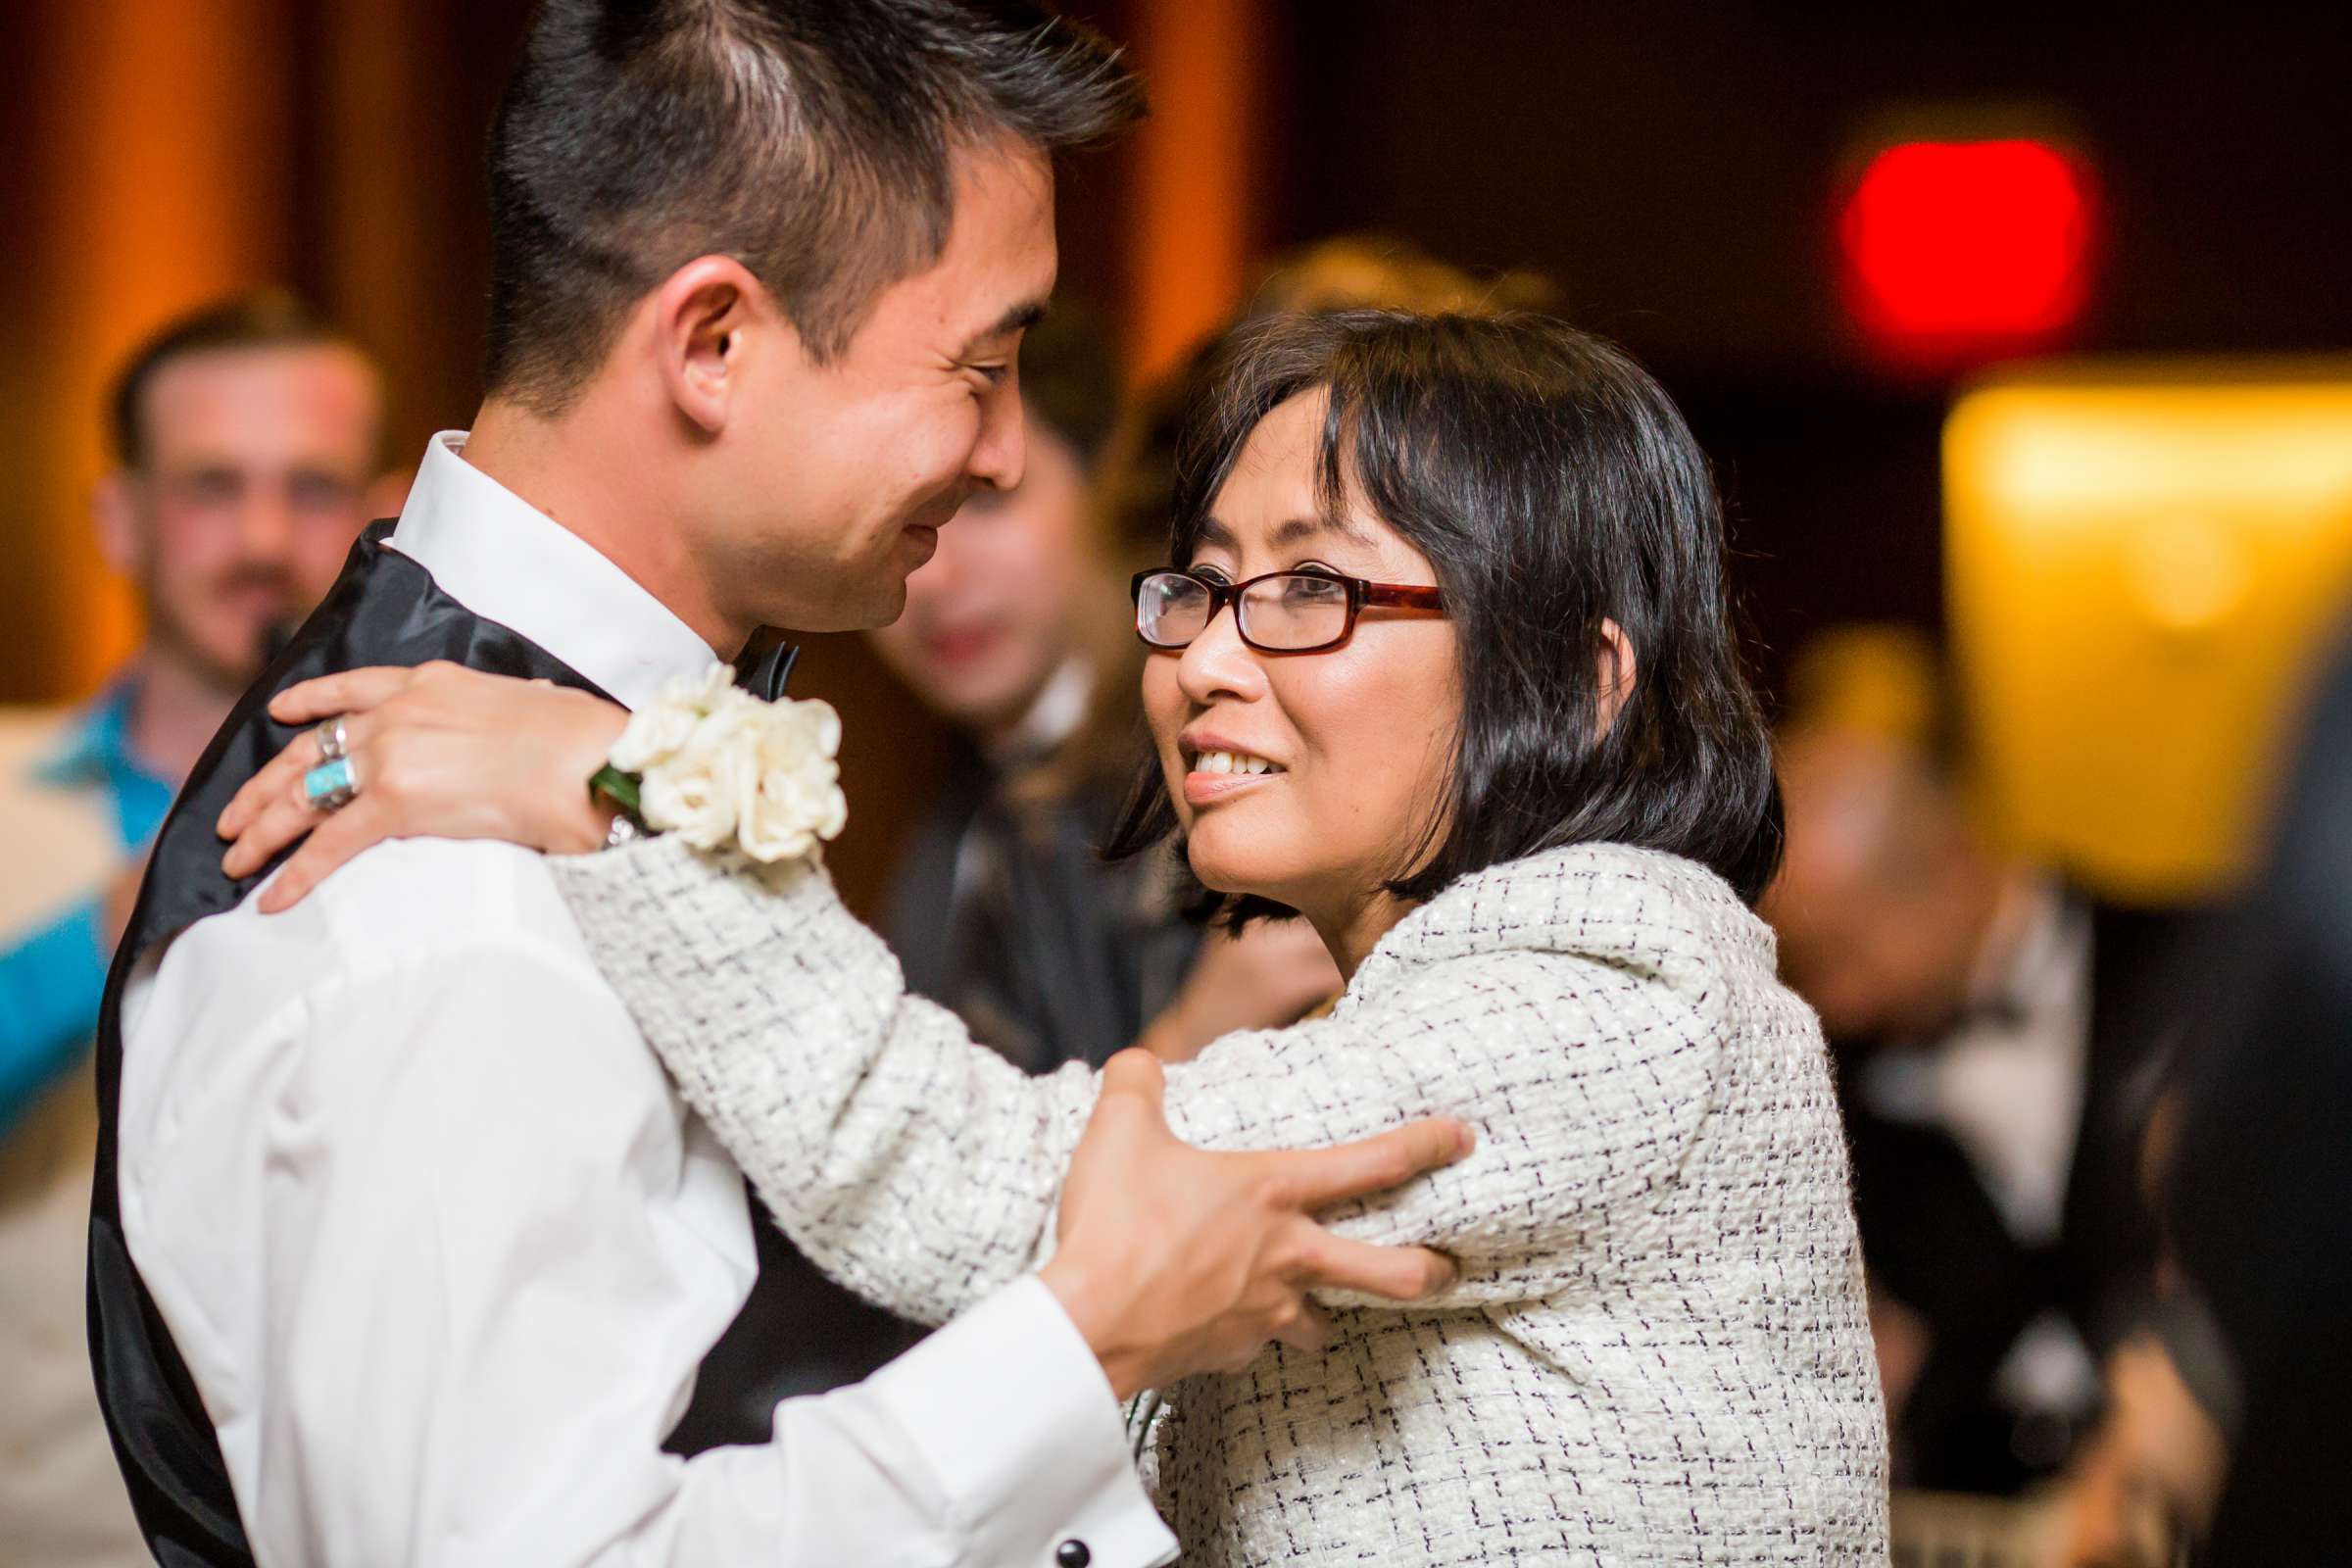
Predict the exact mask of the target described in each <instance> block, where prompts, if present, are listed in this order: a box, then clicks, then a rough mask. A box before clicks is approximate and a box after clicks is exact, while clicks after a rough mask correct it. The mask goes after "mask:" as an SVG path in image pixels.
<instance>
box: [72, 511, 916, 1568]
mask: <svg viewBox="0 0 2352 1568" xmlns="http://www.w3.org/2000/svg"><path fill="white" fill-rule="evenodd" d="M391 531H392V524H391V523H389V522H379V523H376V524H373V525H372V526H370V527H369V528H368V531H367V532H366V533H365V534H363V535H362V536H361V538H360V542H359V543H358V545H356V546H355V547H354V548H353V550H352V553H351V559H350V561H349V562H348V563H347V564H345V566H344V568H343V574H342V576H341V577H340V578H338V579H337V580H336V582H335V585H334V587H333V588H332V589H331V590H329V591H328V593H327V596H326V598H325V600H324V602H322V603H321V604H320V605H319V609H318V611H317V612H316V613H314V614H312V616H311V617H310V619H309V620H308V621H306V622H305V623H304V624H303V626H302V629H301V630H300V631H298V632H296V633H295V635H294V638H293V640H292V641H291V642H290V643H288V644H287V645H286V648H285V650H284V651H283V652H282V653H280V654H279V655H278V657H277V658H276V659H275V660H274V661H272V662H271V663H270V667H269V669H268V670H267V671H265V672H264V674H263V676H262V678H261V679H260V680H258V681H256V682H255V683H254V686H253V688H252V690H250V691H248V692H247V693H246V694H245V696H244V698H243V699H242V700H241V701H240V702H239V703H238V704H237V706H236V709H235V711H232V712H231V713H230V714H229V717H228V722H227V723H225V724H224V725H222V726H221V732H220V733H219V734H218V735H216V736H214V737H213V743H212V745H210V746H208V747H207V748H205V753H204V756H203V758H202V759H201V760H199V761H198V762H197V764H196V767H195V770H194V771H193V772H191V773H190V774H189V775H188V781H187V783H186V785H185V786H184V787H183V788H182V789H181V791H180V795H179V799H178V801H177V802H176V803H175V804H174V805H173V806H172V813H171V815H170V816H168V817H166V818H165V821H164V826H163V831H162V833H161V834H160V835H159V836H158V838H157V840H156V845H155V853H154V857H153V859H152V861H151V862H150V864H149V866H148V869H147V877H146V881H145V884H144V885H143V886H142V887H141V888H140V890H139V901H138V906H137V907H136V909H135V910H134V911H133V912H132V914H131V917H130V925H129V928H128V929H127V930H126V931H125V932H124V934H123V944H122V946H121V948H120V949H118V950H117V952H116V954H115V962H114V969H113V972H112V973H111V974H110V975H109V976H108V979H107V988H106V1002H105V1005H104V1007H103V1009H102V1010H101V1012H100V1014H99V1023H98V1113H99V1134H98V1168H97V1173H96V1180H95V1184H94V1190H93V1192H92V1195H91V1201H90V1267H89V1293H90V1360H91V1364H92V1367H93V1369H94V1370H95V1372H96V1375H97V1383H98V1397H99V1402H100V1403H101V1405H102V1406H103V1407H104V1409H105V1412H106V1422H107V1427H108V1430H109V1431H110V1432H111V1434H112V1436H113V1438H114V1444H115V1455H116V1458H117V1459H118V1461H119V1462H120V1463H121V1464H122V1467H123V1477H124V1479H125V1480H126V1481H127V1482H128V1484H129V1488H130V1499H131V1503H132V1506H133V1507H134V1508H136V1510H137V1512H138V1517H139V1524H140V1528H141V1529H142V1530H144V1531H145V1532H146V1535H147V1542H148V1544H149V1546H150V1547H151V1548H152V1549H153V1550H154V1552H155V1554H156V1557H157V1559H158V1561H160V1562H162V1563H163V1564H164V1565H165V1568H193V1565H219V1568H229V1565H246V1564H251V1563H252V1561H253V1552H252V1549H251V1547H250V1546H249V1545H248V1544H246V1540H245V1532H244V1528H243V1526H242V1524H241V1523H240V1522H239V1519H238V1516H237V1506H236V1499H235V1496H234V1495H233V1494H232V1493H231V1492H230V1490H229V1482H228V1471H227V1468H226V1466H225V1464H224V1463H223V1462H222V1460H221V1449H220V1446H219V1444H218V1443H217V1442H216V1441H215V1439H214V1435H213V1425H212V1422H211V1421H210V1420H209V1419H208V1418H207V1417H206V1415H205V1412H204V1404H203V1401H202V1399H201V1398H199V1397H198V1395H197V1392H196V1385H195V1382H194V1380H193V1379H192V1378H191V1377H190V1376H189V1373H188V1370H187V1367H186V1366H185V1364H183V1363H182V1361H181V1360H180V1357H179V1352H178V1350H177V1349H176V1348H174V1347H173V1346H172V1336H171V1333H170V1332H169V1330H167V1329H166V1327H165V1325H164V1320H163V1317H162V1315H161V1314H160V1313H159V1312H158V1311H157V1310H156V1306H155V1302H154V1300H153V1299H151V1298H150V1297H149V1295H148V1294H147V1288H146V1286H145V1284H144V1283H142V1282H141V1280H140V1278H139V1273H138V1270H137V1268H136V1267H134V1266H133V1264H132V1262H131V1258H130V1250H129V1246H128V1244H127V1242H126V1241H125V1239H124V1237H123V1218H122V1208H121V1201H120V1195H119V1194H118V1192H117V1188H116V1180H115V1173H116V1161H117V1137H118V1129H117V1125H116V1109H117V1104H118V1102H119V1099H120V1095H121V1090H122V1082H123V1027H122V1015H123V987H124V984H125V981H126V980H127V978H128V976H129V975H130V973H131V970H132V969H133V967H134V966H135V965H136V964H137V963H138V961H139V958H140V956H142V955H143V954H145V953H147V952H148V951H149V950H151V949H153V948H154V947H155V946H156V944H158V943H160V942H163V941H165V940H167V939H169V938H171V937H172V936H174V935H176V934H177V933H179V932H181V931H184V930H186V929H187V928H188V927H189V926H190V925H193V924H194V923H195V922H196V921H198V920H201V919H203V918H204V917H206V916H207V915H212V914H219V913H221V912H223V911H224V910H228V909H231V908H234V907H236V906H237V905H238V904H239V903H240V902H241V901H242V900H243V899H244V897H245V895H246V894H247V893H249V892H251V891H252V890H253V888H254V887H255V885H256V884H258V883H259V882H260V881H261V880H262V879H263V878H264V877H266V876H267V875H268V874H269V872H270V870H271V869H274V866H275V862H274V861H273V862H271V865H270V866H267V867H264V868H263V869H262V870H261V871H259V872H257V873H255V874H254V875H252V876H249V877H246V878H244V879H243V880H242V881H231V880H229V878H228V877H227V876H225V875H223V874H222V872H221V851H222V850H223V848H224V847H225V846H223V845H222V844H221V840H220V839H219V838H218V837H216V836H215V834H214V832H213V823H214V822H215V821H216V820H217V819H218V818H219V817H220V814H221V810H222V809H223V808H225V807H226V806H227V805H228V802H229V800H230V798H231V797H232V796H234V795H235V794H236V792H237V790H238V789H239V788H240V787H242V786H243V784H244V783H245V781H246V780H247V779H249V778H251V777H252V776H253V775H254V774H255V773H257V772H259V771H260V770H261V768H262V765H263V764H264V763H266V762H268V761H269V760H270V758H272V757H274V756H276V755H277V753H278V752H279V751H280V750H282V749H283V748H284V747H285V745H286V743H287V742H288V741H290V740H292V739H293V738H294V736H295V734H296V733H297V731H295V730H293V729H290V728H288V727H287V726H285V725H283V724H279V723H277V722H276V721H275V720H273V719H271V718H270V714H269V711H268V704H269V700H270V697H271V696H272V695H274V694H275V693H277V692H279V691H282V690H284V689H285V688H286V687H288V686H291V685H293V684H295V683H296V682H298V681H303V680H308V679H310V678H311V677H313V676H317V675H324V674H330V673H333V672H335V671H337V670H344V669H354V668H358V667H361V666H363V665H368V664H420V663H423V662H427V661H429V660H436V659H442V660H448V661H450V662H453V663H460V664H465V665H467V666H469V667H471V668H474V669H479V670H485V671H488V672H490V673H492V674H499V675H517V676H522V677H525V678H530V679H542V680H549V681H554V682H556V683H557V684H559V685H563V686H569V687H573V688H575V689H578V690H581V691H587V692H594V693H597V695H599V696H602V695H605V694H604V693H602V692H599V691H598V688H597V687H596V686H595V684H594V683H592V682H590V681H589V680H587V679H586V678H585V677H583V676H581V675H580V674H579V673H578V672H576V671H574V670H572V669H570V668H568V667H567V666H565V665H564V663H563V662H561V661H560V660H558V659H556V658H555V656H553V655H552V654H550V653H548V652H547V651H546V650H545V649H543V648H540V647H538V646H537V645H536V644H534V643H532V642H530V641H529V640H528V639H526V638H524V637H522V636H520V635H518V634H516V633H515V632H513V631H510V630H509V629H507V628H506V627H504V626H501V625H498V624H497V623H495V622H493V621H488V620H484V619H483V618H481V617H480V616H478V615H476V614H474V613H472V612H470V611H468V610H466V607H465V606H463V605H461V604H459V603H458V602H457V601H456V600H455V599H452V598H451V597H450V596H449V595H447V594H445V593H443V592H442V591H441V589H440V588H439V587H438V586H436V585H435V584H434V582H433V580H432V577H431V575H430V574H429V573H428V572H426V571H425V569H424V568H423V567H422V566H420V565H418V564H417V563H416V562H414V561H411V560H410V559H409V558H407V557H405V556H403V555H400V554H399V553H398V552H396V551H390V550H386V549H384V548H383V545H384V540H385V539H386V537H387V536H388V535H389V534H390V533H391ZM788 668H789V657H787V658H786V659H785V661H784V662H782V663H780V664H778V665H777V666H775V669H774V673H773V675H772V676H771V684H772V685H780V684H781V677H782V672H783V671H784V670H785V669H788ZM769 695H773V693H772V691H771V692H770V693H769ZM281 858H282V857H281ZM780 1241H781V1238H779V1237H773V1236H763V1237H762V1238H761V1246H760V1254H761V1262H762V1275H761V1287H762V1288H764V1287H766V1286H767V1285H768V1279H767V1275H768V1273H769V1272H771V1270H769V1269H768V1267H767V1266H766V1265H768V1264H769V1263H770V1262H772V1261H773V1260H774V1259H773V1257H772V1254H773V1252H774V1250H775V1247H774V1244H775V1243H778V1242H780ZM789 1261H790V1263H793V1264H797V1265H799V1267H800V1269H801V1270H802V1271H804V1273H806V1274H808V1275H810V1276H813V1270H811V1269H809V1265H808V1264H807V1263H806V1262H805V1261H804V1260H802V1259H800V1258H799V1257H798V1256H797V1254H795V1255H793V1256H791V1257H790V1259H789ZM759 1295H760V1293H759V1292H758V1291H756V1292H755V1300H757V1299H758V1298H759ZM872 1310H873V1309H872V1308H867V1307H864V1306H863V1304H862V1303H858V1311H859V1312H868V1313H870V1312H871V1311H872ZM757 1315H758V1314H756V1313H755V1312H754V1311H753V1309H752V1306H751V1305H747V1307H746V1310H745V1314H744V1316H743V1317H742V1318H739V1319H738V1321H737V1324H736V1326H735V1327H734V1328H731V1329H730V1330H729V1331H728V1334H727V1337H726V1339H723V1340H722V1341H721V1342H720V1344H719V1346H717V1347H715V1348H713V1350H712V1361H711V1362H709V1363H706V1365H707V1367H709V1369H710V1370H711V1373H713V1374H718V1373H719V1365H720V1362H721V1352H727V1354H728V1355H729V1356H731V1357H732V1362H733V1365H732V1366H731V1367H730V1372H731V1373H732V1375H731V1376H727V1377H725V1378H724V1380H723V1381H722V1377H721V1376H719V1375H713V1376H711V1377H709V1378H706V1379H705V1380H704V1381H705V1382H707V1383H711V1384H712V1385H714V1386H716V1387H717V1390H718V1392H719V1394H720V1396H721V1397H723V1396H724V1392H725V1388H726V1386H727V1384H728V1383H733V1382H736V1381H737V1380H738V1379H739V1378H740V1376H741V1374H740V1372H739V1371H735V1370H734V1367H739V1366H740V1364H741V1363H742V1362H743V1361H744V1360H745V1359H746V1351H747V1349H750V1348H751V1347H747V1346H746V1345H744V1344H743V1343H742V1341H743V1339H744V1334H743V1333H742V1332H741V1331H744V1330H745V1329H746V1328H747V1327H749V1326H752V1324H751V1320H752V1319H754V1318H755V1317H756V1316H757ZM770 1315H771V1316H772V1315H773V1314H772V1313H771V1314H770ZM795 1315H796V1316H800V1317H803V1321H802V1322H801V1323H800V1324H799V1325H797V1327H798V1328H799V1329H800V1330H801V1331H802V1332H806V1331H807V1330H808V1329H810V1328H816V1329H820V1330H821V1328H822V1327H823V1325H822V1323H821V1322H820V1323H809V1322H807V1321H806V1318H805V1315H804V1314H799V1313H796V1314H795ZM759 1339H760V1341H763V1342H771V1343H773V1342H779V1341H781V1340H782V1339H783V1336H782V1335H780V1334H779V1333H778V1332H777V1331H776V1328H775V1326H774V1325H772V1324H771V1325H769V1326H768V1327H767V1328H766V1330H765V1332H762V1333H760V1335H759ZM731 1342H732V1343H731ZM894 1345H895V1342H894ZM858 1375H862V1372H860V1373H858ZM703 1392H704V1391H702V1390H699V1389H698V1397H697V1399H696V1405H697V1406H698V1407H700V1406H703V1405H704V1404H705V1403H706V1400H705V1398H704V1397H703ZM772 1403H773V1401H772V1399H770V1400H769V1401H768V1406H769V1407H771V1408H772ZM694 1418H695V1412H694V1411H689V1422H690V1423H691V1422H692V1421H693V1420H694ZM703 1424H704V1426H705V1427H707V1428H709V1429H711V1430H712V1431H713V1434H714V1436H716V1437H717V1439H718V1441H736V1442H740V1441H744V1440H745V1438H746V1437H747V1436H748V1437H750V1438H751V1439H752V1440H753V1441H757V1440H758V1439H759V1437H760V1436H763V1435H764V1434H763V1433H759V1432H752V1433H748V1434H747V1433H745V1432H744V1431H743V1430H742V1428H743V1426H744V1424H745V1423H744V1422H743V1421H741V1420H735V1421H729V1420H726V1419H723V1418H721V1419H718V1420H715V1421H714V1420H711V1418H709V1416H708V1415H706V1417H705V1419H704V1423H703ZM683 1433H684V1428H683V1427H682V1428H681V1436H683ZM670 1446H672V1447H673V1448H681V1447H682V1445H681V1442H680V1440H679V1439H678V1438H673V1440H672V1443H671V1445H670ZM694 1446H703V1445H699V1444H696V1445H683V1447H684V1449H685V1451H691V1450H692V1447H694Z"/></svg>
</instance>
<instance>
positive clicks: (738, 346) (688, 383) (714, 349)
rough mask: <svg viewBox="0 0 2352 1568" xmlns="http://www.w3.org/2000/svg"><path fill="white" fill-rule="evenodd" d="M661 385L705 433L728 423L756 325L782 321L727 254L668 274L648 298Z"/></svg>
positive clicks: (762, 292) (756, 281)
mask: <svg viewBox="0 0 2352 1568" xmlns="http://www.w3.org/2000/svg"><path fill="white" fill-rule="evenodd" d="M652 311H653V319H652V323H651V325H652V331H653V342H652V344H651V345H650V346H651V349H652V352H653V355H654V358H655V361H656V363H657V364H658V365H659V366H660V368H661V372H662V386H663V387H664V389H666V390H667V392H668V393H669V398H670V401H671V402H672V403H675V404H676V405H677V407H678V412H679V413H681V414H683V415H685V416H686V417H687V418H689V419H691V420H692V421H694V423H695V424H696V425H697V426H699V427H700V428H701V429H702V430H703V431H705V432H706V433H707V434H711V435H716V434H717V433H718V432H719V431H721V430H723V429H725V428H726V426H727V419H728V417H729V416H730V415H731V414H732V412H733V410H734V407H735V405H736V402H737V400H738V399H739V397H740V395H741V391H742V387H743V384H744V367H745V364H746V362H747V361H748V360H749V359H750V357H751V355H752V353H753V352H754V348H753V342H752V339H753V336H754V335H755V334H754V333H753V332H752V331H751V328H753V327H754V325H755V324H758V325H760V326H766V325H769V324H774V325H780V326H785V327H786V328H787V330H789V323H786V322H784V321H783V320H782V319H781V318H780V317H779V316H778V315H777V314H776V313H775V312H773V311H771V310H769V309H768V308H767V292H766V290H764V289H762V288H761V287H760V280H759V279H758V278H756V277H754V276H753V275H752V273H751V270H750V269H749V268H747V267H745V266H744V265H743V264H742V263H741V262H739V261H737V260H735V259H734V258H733V257H731V256H703V257H697V258H696V259H695V260H693V261H691V262H688V263H687V264H686V265H685V266H684V267H681V268H679V269H678V270H676V271H674V272H672V273H670V274H669V278H668V280H667V281H666V282H664V283H663V284H662V286H661V288H659V289H657V290H656V291H655V293H654V298H653V301H652Z"/></svg>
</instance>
